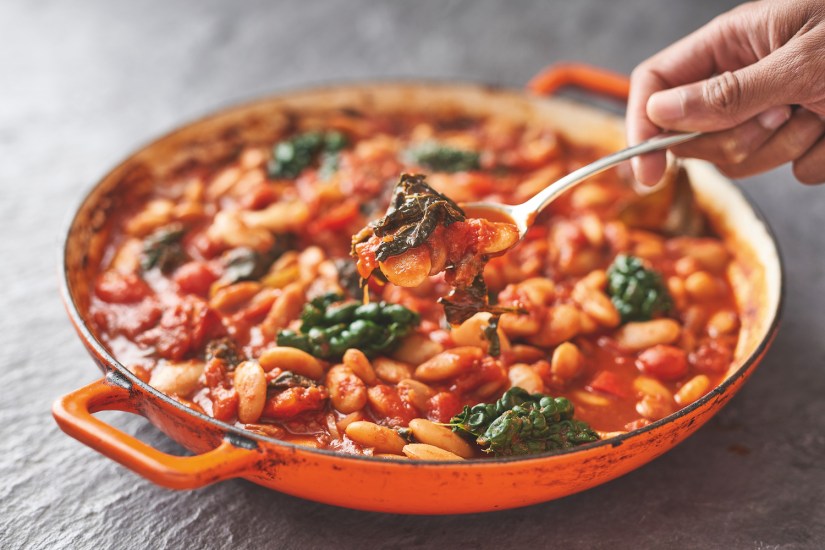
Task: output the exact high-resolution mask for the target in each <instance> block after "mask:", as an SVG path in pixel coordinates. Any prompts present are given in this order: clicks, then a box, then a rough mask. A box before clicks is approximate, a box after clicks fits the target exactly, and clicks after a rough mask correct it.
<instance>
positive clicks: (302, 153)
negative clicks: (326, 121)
mask: <svg viewBox="0 0 825 550" xmlns="http://www.w3.org/2000/svg"><path fill="white" fill-rule="evenodd" d="M346 145H347V138H346V136H345V135H344V134H342V133H341V132H338V131H335V130H331V131H328V132H304V133H302V134H297V135H295V136H293V137H291V138H289V139H285V140H282V141H279V142H278V143H276V144H275V145H274V146H273V148H272V158H271V159H270V161H269V164H268V165H267V172H268V174H269V177H270V178H276V179H277V178H289V179H293V178H297V177H298V176H299V175H301V172H303V171H304V170H305V169H306V168H308V167H309V166H311V165H312V164H313V163H314V162H315V160H316V158H318V157H319V156H320V157H321V164H322V171H323V172H324V174H325V175H322V177H328V176H329V175H330V174H331V173H332V172H334V171H335V170H336V169H337V166H338V155H339V153H340V152H341V150H343V149H344V148H345V147H346Z"/></svg>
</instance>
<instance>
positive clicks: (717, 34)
mask: <svg viewBox="0 0 825 550" xmlns="http://www.w3.org/2000/svg"><path fill="white" fill-rule="evenodd" d="M727 19H728V15H727V14H726V15H725V16H722V17H719V18H717V19H714V20H713V21H711V22H710V23H709V24H707V25H705V26H704V27H702V28H700V29H699V30H697V31H695V32H693V33H691V34H689V35H688V36H686V37H684V38H682V39H681V40H679V41H677V42H676V43H674V44H673V45H671V46H669V47H667V48H665V49H664V50H662V51H660V52H659V53H657V54H656V55H654V56H652V57H650V58H649V59H647V60H646V61H644V62H642V63H641V64H640V65H639V66H638V67H636V69H635V70H634V71H633V73H632V74H631V76H630V96H629V98H628V105H627V141H628V143H629V144H630V145H635V144H637V143H639V142H641V141H644V140H646V139H649V138H651V137H653V136H655V135H656V134H659V133H660V132H661V131H662V130H661V128H659V127H658V126H656V125H655V124H654V123H653V122H652V121H651V120H650V118H649V117H648V116H647V101H648V99H649V98H650V96H651V95H653V94H654V93H656V92H659V91H661V90H666V89H669V88H673V87H676V86H681V85H683V84H688V83H691V82H696V81H698V80H702V79H704V78H707V77H709V76H711V75H713V74H714V73H715V72H717V71H718V70H720V67H727V66H729V65H731V64H735V63H736V60H731V59H726V58H720V57H718V56H717V55H716V53H715V48H714V47H713V44H715V43H718V42H720V41H723V40H727V39H728V38H729V37H728V34H729V33H725V32H722V28H723V27H724V26H725V22H726V20H727ZM723 55H724V54H723ZM738 61H739V62H740V63H741V61H742V60H738ZM665 163H666V161H665V154H664V153H652V154H649V155H645V156H642V157H636V158H635V159H633V171H634V174H635V175H636V178H637V179H638V180H639V181H640V182H641V183H643V184H647V185H653V184H655V183H656V182H657V181H658V180H659V179H660V178H661V177H662V174H663V173H664V170H665Z"/></svg>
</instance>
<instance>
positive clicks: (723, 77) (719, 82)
mask: <svg viewBox="0 0 825 550" xmlns="http://www.w3.org/2000/svg"><path fill="white" fill-rule="evenodd" d="M741 97H742V83H741V82H740V81H739V78H738V77H737V76H736V75H735V74H734V73H732V72H730V71H725V72H724V73H722V74H719V75H716V76H714V77H713V78H709V79H708V80H706V81H705V83H704V85H703V86H702V100H703V101H704V103H705V105H707V106H708V107H709V108H710V109H712V110H713V111H715V112H716V113H717V114H720V115H727V114H728V112H729V111H730V110H731V109H735V108H736V107H738V106H739V103H740V101H741Z"/></svg>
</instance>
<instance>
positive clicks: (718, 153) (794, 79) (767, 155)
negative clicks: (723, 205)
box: [627, 0, 825, 185]
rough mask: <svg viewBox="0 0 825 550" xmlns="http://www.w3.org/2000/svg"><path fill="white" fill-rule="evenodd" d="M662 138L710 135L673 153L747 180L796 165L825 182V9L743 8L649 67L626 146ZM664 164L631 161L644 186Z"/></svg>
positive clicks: (631, 104) (820, 2)
mask: <svg viewBox="0 0 825 550" xmlns="http://www.w3.org/2000/svg"><path fill="white" fill-rule="evenodd" d="M664 130H674V131H684V132H692V131H702V132H710V135H708V136H703V137H700V138H698V139H696V140H693V141H691V142H689V143H685V144H682V145H679V146H677V147H674V148H673V149H672V151H673V152H674V153H675V154H677V155H679V156H683V157H695V158H701V159H705V160H708V161H711V162H713V163H715V164H716V165H717V166H718V167H719V169H720V170H721V171H722V172H723V173H725V174H726V175H728V176H730V177H746V176H749V175H753V174H756V173H759V172H763V171H766V170H770V169H772V168H775V167H777V166H780V165H782V164H785V163H786V162H793V171H794V175H795V176H796V178H797V179H798V180H799V181H801V182H803V183H823V182H825V135H824V134H825V0H780V1H765V0H763V1H761V2H752V3H748V4H743V5H741V6H739V7H737V8H735V9H733V10H731V11H729V12H727V13H725V14H722V15H720V16H719V17H717V18H716V19H714V20H713V21H711V22H710V23H708V24H707V25H705V26H704V27H702V28H701V29H699V30H697V31H696V32H694V33H693V34H690V35H688V36H687V37H685V38H683V39H682V40H680V41H678V42H676V43H675V44H673V45H672V46H670V47H668V48H666V49H665V50H662V51H661V52H659V53H658V54H656V55H654V56H653V57H651V58H650V59H648V60H646V61H644V62H643V63H641V64H640V65H639V66H638V67H637V68H636V69H635V70H634V71H633V74H632V75H631V78H630V98H629V101H628V111H627V132H628V142H629V143H630V144H631V145H633V144H636V143H639V142H640V141H643V140H646V139H648V138H650V137H653V136H655V135H656V134H659V133H661V132H662V131H664ZM664 169H665V154H664V153H663V152H662V153H651V154H649V155H645V156H643V157H636V158H635V159H633V171H634V173H635V175H636V178H637V179H638V180H639V181H640V182H641V183H643V184H647V185H653V184H655V183H656V182H657V181H658V180H659V179H660V178H661V177H662V174H663V173H664Z"/></svg>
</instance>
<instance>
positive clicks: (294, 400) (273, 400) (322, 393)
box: [261, 386, 329, 418]
mask: <svg viewBox="0 0 825 550" xmlns="http://www.w3.org/2000/svg"><path fill="white" fill-rule="evenodd" d="M328 397H329V392H328V391H327V389H326V388H324V387H321V386H312V387H310V388H301V387H296V388H287V389H285V390H284V391H282V392H278V393H276V394H275V395H274V396H272V397H270V398H269V399H267V400H266V404H265V405H264V412H263V414H262V415H261V416H262V417H265V418H292V417H293V416H297V415H299V414H301V413H302V412H306V411H317V410H320V409H321V408H323V406H324V403H325V402H326V400H327V398H328Z"/></svg>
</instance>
